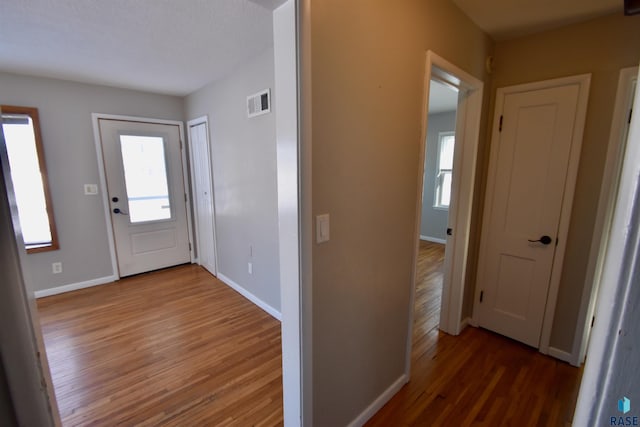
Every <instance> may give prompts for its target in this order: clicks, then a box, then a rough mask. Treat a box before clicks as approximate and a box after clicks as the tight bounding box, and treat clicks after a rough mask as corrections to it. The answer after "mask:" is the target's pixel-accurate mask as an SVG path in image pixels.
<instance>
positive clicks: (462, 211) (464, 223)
mask: <svg viewBox="0 0 640 427" xmlns="http://www.w3.org/2000/svg"><path fill="white" fill-rule="evenodd" d="M432 79H435V80H438V81H440V82H442V83H444V84H446V85H449V86H452V87H454V88H456V89H459V90H462V91H464V92H465V94H466V96H459V98H458V107H457V112H456V148H455V154H454V166H453V184H452V189H451V194H452V198H451V204H450V206H449V222H448V223H449V227H451V228H453V229H454V233H453V236H452V237H449V238H447V246H448V248H447V252H448V253H449V254H450V255H448V256H446V257H445V270H446V271H448V274H446V275H445V277H448V278H449V280H448V281H446V282H443V288H442V301H441V308H440V329H441V330H443V331H444V332H446V333H448V334H451V335H458V334H459V333H460V332H461V331H462V329H463V328H464V327H465V326H466V324H467V323H468V322H467V320H463V319H462V304H463V298H464V289H465V285H466V282H465V279H466V271H467V261H468V253H469V234H470V230H471V212H472V207H473V194H474V188H475V176H476V160H477V154H478V140H479V136H480V115H481V112H482V95H483V88H484V83H483V82H482V81H481V80H479V79H477V78H475V77H473V76H472V75H471V74H469V73H467V72H466V71H464V70H462V69H461V68H459V67H457V66H456V65H454V64H452V63H451V62H449V61H447V60H446V59H444V58H442V57H441V56H439V55H438V54H436V53H435V52H433V51H431V50H429V51H427V52H426V62H425V75H424V90H423V100H422V129H421V137H420V156H419V159H420V165H419V167H418V177H417V178H418V186H417V187H418V193H417V195H416V208H415V209H416V211H415V212H416V217H415V218H416V222H415V224H414V253H413V271H412V275H411V295H410V299H409V316H408V317H409V326H408V334H407V353H406V362H405V374H406V375H407V378H409V376H410V373H411V348H412V345H413V339H412V337H413V317H414V303H415V294H416V285H417V283H416V282H417V267H418V253H419V249H420V222H421V215H420V214H421V212H422V197H423V194H424V172H425V164H424V163H425V162H424V159H425V154H426V145H427V141H426V139H427V127H428V116H429V90H430V85H431V80H432ZM447 258H448V259H447ZM445 273H446V272H445Z"/></svg>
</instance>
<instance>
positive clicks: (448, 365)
mask: <svg viewBox="0 0 640 427" xmlns="http://www.w3.org/2000/svg"><path fill="white" fill-rule="evenodd" d="M443 262H444V246H443V245H440V244H436V243H429V242H424V241H422V242H420V255H419V259H418V286H417V289H416V301H415V317H414V330H413V334H414V335H413V351H412V359H411V364H412V368H411V381H410V382H409V383H408V384H407V385H405V386H404V387H403V388H402V389H401V390H400V392H399V393H398V394H397V395H396V396H394V397H393V399H391V401H389V402H388V403H387V405H385V406H384V407H383V408H382V409H381V410H380V411H379V412H378V413H377V414H376V415H375V416H374V417H373V418H372V419H371V420H370V421H369V422H368V423H367V426H439V425H450V426H470V425H479V426H501V425H508V426H518V427H520V426H570V425H571V420H572V418H573V411H574V408H575V404H576V399H577V395H578V390H579V388H580V379H581V376H582V369H578V368H575V367H573V366H570V365H569V364H567V363H564V362H561V361H559V360H556V359H553V358H551V357H549V356H545V355H543V354H541V353H539V352H538V351H537V350H536V349H534V348H531V347H528V346H526V345H524V344H520V343H518V342H516V341H513V340H510V339H508V338H505V337H502V336H500V335H498V334H494V333H492V332H490V331H487V330H484V329H480V328H473V327H467V328H466V329H465V330H464V331H463V332H462V333H461V334H460V335H459V336H457V337H454V336H451V335H447V334H445V333H443V332H440V331H439V330H438V322H439V316H440V298H441V294H442V266H443Z"/></svg>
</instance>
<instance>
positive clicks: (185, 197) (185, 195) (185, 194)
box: [184, 193, 188, 203]
mask: <svg viewBox="0 0 640 427" xmlns="http://www.w3.org/2000/svg"><path fill="white" fill-rule="evenodd" d="M184 202H185V203H187V202H188V200H187V193H184Z"/></svg>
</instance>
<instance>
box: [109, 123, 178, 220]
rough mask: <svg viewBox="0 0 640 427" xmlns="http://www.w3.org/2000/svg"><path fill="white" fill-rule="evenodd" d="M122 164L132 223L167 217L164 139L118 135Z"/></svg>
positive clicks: (168, 206) (168, 212)
mask: <svg viewBox="0 0 640 427" xmlns="http://www.w3.org/2000/svg"><path fill="white" fill-rule="evenodd" d="M120 148H121V150H122V166H123V167H124V180H125V186H126V189H127V202H128V207H129V210H128V214H129V220H130V221H131V222H132V223H138V222H148V221H159V220H164V219H169V218H171V203H170V200H169V186H168V184H167V182H168V180H167V163H166V161H165V150H164V139H163V138H162V137H158V136H138V135H120Z"/></svg>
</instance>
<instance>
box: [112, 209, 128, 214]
mask: <svg viewBox="0 0 640 427" xmlns="http://www.w3.org/2000/svg"><path fill="white" fill-rule="evenodd" d="M113 213H114V214H120V215H129V214H128V213H126V212H123V211H122V210H120V209H119V208H115V209H113Z"/></svg>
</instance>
